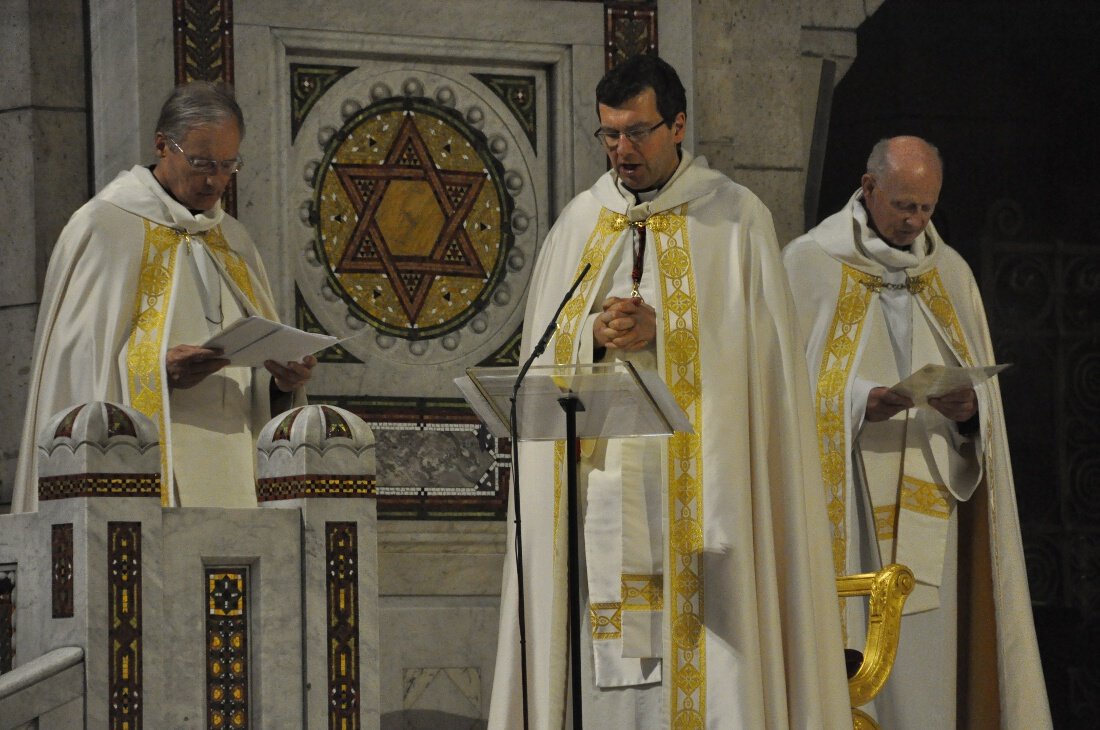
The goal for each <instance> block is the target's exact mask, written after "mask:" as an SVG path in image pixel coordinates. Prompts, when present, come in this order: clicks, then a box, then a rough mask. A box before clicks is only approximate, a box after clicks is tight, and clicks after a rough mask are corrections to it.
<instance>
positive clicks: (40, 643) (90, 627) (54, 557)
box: [17, 402, 166, 727]
mask: <svg viewBox="0 0 1100 730" xmlns="http://www.w3.org/2000/svg"><path fill="white" fill-rule="evenodd" d="M38 449H39V487H38V500H39V501H38V513H37V515H27V517H28V518H34V519H35V520H36V525H35V526H34V528H33V529H32V530H31V531H30V532H31V535H30V537H32V539H33V544H34V547H33V548H32V550H31V553H30V555H29V557H30V561H29V565H28V566H27V567H28V568H29V569H28V570H23V569H22V568H23V566H20V571H19V573H20V576H21V578H20V583H21V586H20V588H21V591H22V589H23V587H24V585H23V584H29V585H26V586H25V587H26V588H28V589H29V590H30V592H31V593H32V594H33V596H24V597H23V598H25V599H26V600H21V601H20V603H21V604H22V605H21V606H20V607H19V608H18V609H17V610H19V609H23V610H19V614H20V618H19V619H18V621H19V632H18V633H19V637H20V644H19V653H20V655H21V656H22V657H23V658H24V659H27V660H29V659H31V658H34V657H37V656H41V655H43V654H45V653H46V652H48V651H50V650H53V649H57V648H60V647H64V646H79V647H81V648H82V649H83V650H84V666H85V688H86V695H85V727H121V726H122V723H123V722H125V721H129V724H130V726H131V727H141V726H142V719H143V718H144V719H145V720H146V721H147V722H148V721H151V720H152V719H153V718H154V717H155V714H151V713H155V711H156V708H158V707H162V706H163V704H164V702H165V699H166V696H165V694H164V692H165V676H164V663H163V662H158V661H147V658H150V657H158V656H160V657H163V656H164V655H165V650H166V647H164V646H162V642H161V641H160V640H159V639H158V633H159V628H160V627H159V626H158V625H157V624H158V622H157V621H156V619H155V617H157V616H160V615H161V614H162V611H163V602H164V601H163V596H164V586H163V583H162V581H161V576H162V570H161V560H160V556H161V545H162V542H163V535H162V532H163V531H162V529H161V525H162V522H161V507H160V474H159V471H160V445H159V441H158V440H157V428H156V426H155V425H154V424H153V422H152V421H150V420H149V419H148V418H146V417H145V416H143V415H142V414H140V413H138V412H137V411H135V410H133V409H130V408H127V407H125V406H120V405H116V404H113V403H100V402H97V403H87V404H84V405H81V406H77V407H75V408H73V409H70V410H69V411H65V412H62V413H59V414H57V415H55V416H54V417H53V418H51V419H50V421H48V422H47V424H46V426H45V427H44V428H43V431H42V434H41V435H40V437H39V444H38ZM20 517H22V515H20ZM29 600H34V601H35V607H34V610H33V611H32V610H26V609H28V608H29V604H28V603H27V601H29ZM146 727H148V725H146Z"/></svg>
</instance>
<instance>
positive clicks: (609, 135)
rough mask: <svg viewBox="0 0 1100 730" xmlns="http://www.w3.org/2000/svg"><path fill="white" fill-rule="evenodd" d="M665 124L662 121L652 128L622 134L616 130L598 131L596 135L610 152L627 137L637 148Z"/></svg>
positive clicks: (631, 130)
mask: <svg viewBox="0 0 1100 730" xmlns="http://www.w3.org/2000/svg"><path fill="white" fill-rule="evenodd" d="M664 123H665V120H663V119H662V120H661V121H659V122H657V123H656V124H654V125H653V126H652V127H640V128H638V129H628V130H626V131H625V132H620V131H618V130H615V129H597V130H596V132H595V134H594V135H593V136H595V138H596V139H598V140H600V141H601V142H603V146H604V147H606V148H607V149H609V150H613V149H615V148H616V147H618V146H619V140H620V139H622V138H623V137H626V138H627V139H628V140H630V144H632V145H634V146H635V147H637V146H638V145H641V144H644V143H645V141H646V140H647V139H649V135H651V134H653V133H654V132H655V131H657V127H660V126H661V125H662V124H664Z"/></svg>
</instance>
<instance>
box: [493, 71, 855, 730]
mask: <svg viewBox="0 0 1100 730" xmlns="http://www.w3.org/2000/svg"><path fill="white" fill-rule="evenodd" d="M597 102H598V112H599V120H600V128H599V130H598V131H597V137H599V138H600V139H601V141H602V142H603V144H604V146H605V148H606V150H607V154H608V158H609V160H610V162H611V170H609V172H608V173H607V174H606V175H604V176H602V177H601V178H600V179H599V180H598V181H597V182H596V184H595V185H593V187H592V188H591V189H589V190H588V191H586V192H584V193H582V194H581V195H579V196H577V197H576V198H575V199H574V200H573V201H572V202H570V203H569V204H568V206H567V207H566V209H565V210H564V211H563V213H562V215H561V217H560V218H559V220H558V221H557V223H556V224H555V226H554V227H553V229H552V230H551V232H550V234H549V236H548V237H547V240H546V242H545V244H544V246H543V248H542V250H541V252H540V255H539V260H538V262H537V264H536V268H535V273H534V278H533V281H532V286H531V292H530V296H529V299H528V303H527V310H526V315H525V318H524V337H523V347H522V353H521V354H522V355H523V357H524V358H526V356H527V355H528V354H529V353H530V352H531V351H532V349H533V347H534V344H535V342H536V341H537V340H538V339H539V335H540V334H541V333H542V331H543V330H544V329H545V328H546V326H547V324H548V322H549V321H550V320H551V318H552V317H553V314H554V312H555V310H556V308H557V306H558V304H559V303H560V301H561V298H562V297H563V296H564V294H565V292H566V290H568V289H569V285H570V283H571V282H572V281H573V280H574V279H576V278H577V276H578V274H579V273H580V272H581V271H582V269H583V268H584V266H585V265H586V264H591V270H590V271H589V273H588V274H587V276H586V277H585V278H584V281H583V282H582V283H581V284H580V286H579V288H578V289H577V291H576V293H575V295H574V296H573V298H572V299H571V301H570V302H569V303H568V304H567V305H566V306H565V308H564V310H563V313H562V316H561V318H560V319H559V323H558V329H557V332H556V334H555V335H554V338H553V339H552V340H551V342H550V346H549V348H548V350H547V352H546V354H545V355H544V356H542V357H541V358H540V359H539V360H538V361H537V363H538V364H555V363H557V364H566V363H574V362H597V361H614V360H628V361H630V362H632V363H633V364H634V365H635V367H637V368H639V369H645V370H650V371H655V372H656V373H657V374H658V375H660V377H661V378H662V379H663V380H664V382H665V383H666V384H667V385H668V387H669V389H670V390H671V392H672V393H673V395H674V397H675V398H676V400H677V402H678V403H679V405H680V406H681V407H682V408H683V410H684V411H685V413H686V414H687V416H688V419H689V420H690V422H691V425H692V428H693V432H691V433H677V434H675V435H673V436H672V437H670V438H667V439H663V438H657V439H625V440H596V441H594V442H585V443H584V445H583V446H582V449H581V452H582V457H581V463H580V465H579V472H580V475H579V476H580V479H579V481H580V486H579V488H580V494H579V502H580V504H581V513H582V514H581V518H582V520H583V529H582V532H583V542H584V548H583V551H582V555H581V556H580V557H581V571H582V575H583V578H582V591H581V593H582V608H581V611H582V613H584V614H585V615H584V618H583V620H581V621H580V626H581V631H582V637H583V661H582V662H581V667H580V671H581V674H582V684H583V691H582V695H583V697H582V712H583V715H584V725H583V726H584V727H586V728H589V727H591V728H631V729H633V728H643V729H644V728H686V727H691V728H772V729H779V728H800V729H801V728H826V729H828V730H833V729H834V728H844V727H849V728H850V727H851V726H852V717H851V713H850V709H849V702H848V692H847V684H846V681H845V675H844V669H843V656H842V642H841V635H840V622H839V617H838V615H837V611H836V606H837V595H836V587H835V583H834V579H833V576H832V572H831V570H830V565H829V561H828V556H827V555H826V554H825V553H824V552H823V551H821V550H820V549H819V546H820V545H821V544H823V541H826V540H827V529H828V521H827V518H826V514H825V509H824V500H823V498H822V494H821V492H820V489H818V488H817V487H816V485H817V484H818V483H819V481H820V478H821V476H820V469H819V467H818V462H817V454H816V447H815V442H814V429H813V415H812V413H813V411H812V406H811V404H810V402H809V397H808V393H809V390H808V388H809V386H808V383H807V381H806V370H805V362H804V359H803V354H802V351H801V347H800V345H799V343H798V342H797V338H796V337H795V335H794V333H795V321H794V309H793V304H792V302H791V297H790V293H789V291H788V289H787V286H786V282H785V279H784V276H783V270H782V265H781V262H780V258H779V249H778V245H777V242H776V240H775V232H774V227H773V225H772V220H771V215H770V213H769V212H768V210H767V208H765V206H764V205H763V204H762V203H761V202H760V200H759V199H758V198H757V197H756V196H755V195H753V194H752V192H750V191H749V190H747V189H746V188H744V187H742V186H740V185H738V184H736V183H734V182H732V181H731V180H730V179H729V178H727V177H726V176H724V175H722V174H721V173H719V172H716V171H713V170H711V169H709V168H708V167H707V164H706V161H705V160H704V159H703V158H701V157H695V158H693V157H692V156H691V155H690V154H689V153H688V152H687V151H685V150H682V149H681V148H680V143H681V141H682V140H683V137H684V129H685V124H686V115H685V109H686V104H685V93H684V90H683V86H682V85H681V84H680V81H679V78H678V77H677V76H676V72H675V71H674V70H673V69H672V68H671V67H670V66H668V64H666V63H664V62H663V61H661V60H659V59H656V58H655V57H652V56H645V57H638V58H635V59H631V60H628V61H626V62H624V63H623V64H621V65H620V66H618V67H616V68H615V69H614V70H612V71H611V72H609V73H608V75H607V76H606V77H605V78H604V80H603V81H601V82H600V85H599V86H598V87H597ZM519 453H520V462H519V465H518V470H519V479H520V489H521V492H522V499H521V503H522V529H523V533H522V537H523V556H524V566H523V567H524V582H525V585H524V586H523V590H524V591H525V594H524V595H525V596H526V601H525V602H526V611H525V613H526V616H525V622H526V652H527V670H528V704H529V720H530V725H529V726H530V727H531V728H538V729H539V730H550V729H554V730H556V729H557V728H561V727H563V726H566V727H569V726H571V725H570V724H569V721H570V717H569V715H570V711H571V710H570V708H571V699H570V698H569V696H568V686H569V682H568V679H567V677H568V674H567V673H568V646H569V641H568V622H567V607H566V606H567V604H566V596H567V585H566V555H567V554H566V545H565V533H566V520H567V515H566V497H567V495H566V485H565V473H566V464H565V447H564V444H563V443H561V442H557V443H553V442H539V443H535V442H529V443H522V444H521V448H520V452H519ZM512 508H513V509H514V505H512ZM514 541H515V535H514V532H513V534H510V535H509V550H508V552H507V554H508V555H509V556H511V555H513V551H512V548H513V547H514ZM506 562H507V564H506V567H505V576H504V588H503V597H502V603H501V614H500V621H501V630H500V635H499V644H498V655H497V665H496V672H495V678H494V683H493V692H492V704H491V708H490V719H489V727H490V728H492V729H493V730H505V729H507V730H514V729H515V728H522V727H523V726H524V725H523V719H522V718H523V699H522V696H523V695H522V689H521V671H520V653H521V652H520V646H519V637H518V622H517V579H516V571H515V565H514V561H512V560H508V561H506Z"/></svg>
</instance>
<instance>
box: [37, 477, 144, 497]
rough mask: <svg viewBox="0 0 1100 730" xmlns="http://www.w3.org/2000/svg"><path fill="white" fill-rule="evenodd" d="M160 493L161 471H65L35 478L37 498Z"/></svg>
mask: <svg viewBox="0 0 1100 730" xmlns="http://www.w3.org/2000/svg"><path fill="white" fill-rule="evenodd" d="M72 497H160V474H66V475H64V476H56V477H39V478H38V499H39V500H42V501H46V500H50V499H70V498H72Z"/></svg>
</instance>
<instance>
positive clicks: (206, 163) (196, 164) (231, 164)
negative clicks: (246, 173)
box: [166, 137, 244, 175]
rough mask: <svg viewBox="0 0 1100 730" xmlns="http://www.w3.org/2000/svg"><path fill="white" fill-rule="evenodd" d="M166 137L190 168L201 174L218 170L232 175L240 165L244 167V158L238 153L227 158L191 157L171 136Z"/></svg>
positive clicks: (210, 173) (213, 172) (215, 172)
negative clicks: (207, 158)
mask: <svg viewBox="0 0 1100 730" xmlns="http://www.w3.org/2000/svg"><path fill="white" fill-rule="evenodd" d="M166 139H167V140H168V141H169V142H171V143H172V146H173V147H175V148H176V150H177V151H178V152H179V153H180V154H181V155H183V159H185V160H187V164H188V165H190V166H191V169H192V170H194V171H195V172H201V173H202V174H203V175H214V174H217V173H218V172H221V173H224V174H226V175H233V174H235V173H236V172H237V171H238V170H240V169H241V168H242V167H244V158H243V157H241V156H240V155H237V156H236V157H234V158H232V159H229V160H206V159H203V158H202V157H192V156H191V155H189V154H187V153H186V152H184V151H183V148H182V147H180V146H179V143H178V142H176V140H174V139H172V138H171V137H166Z"/></svg>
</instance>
